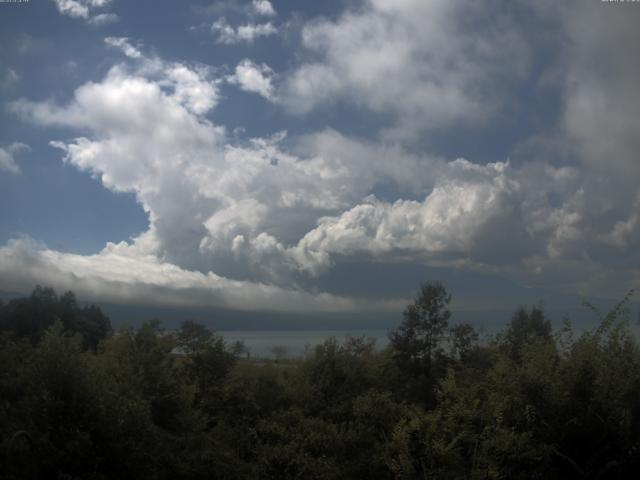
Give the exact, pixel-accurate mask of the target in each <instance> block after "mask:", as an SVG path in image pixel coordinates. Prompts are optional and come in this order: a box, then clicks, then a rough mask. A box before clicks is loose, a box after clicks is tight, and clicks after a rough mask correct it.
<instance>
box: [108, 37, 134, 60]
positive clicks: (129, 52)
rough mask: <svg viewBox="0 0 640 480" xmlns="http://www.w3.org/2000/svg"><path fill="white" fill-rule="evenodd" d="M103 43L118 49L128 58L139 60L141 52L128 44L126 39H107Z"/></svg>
mask: <svg viewBox="0 0 640 480" xmlns="http://www.w3.org/2000/svg"><path fill="white" fill-rule="evenodd" d="M104 43H106V44H107V45H109V46H110V47H114V48H119V49H120V50H122V53H124V54H125V55H126V56H127V57H129V58H141V57H142V52H140V50H139V49H138V48H136V47H134V46H133V45H131V43H130V42H129V39H128V38H127V37H107V38H105V39H104Z"/></svg>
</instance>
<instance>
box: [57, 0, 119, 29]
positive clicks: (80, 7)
mask: <svg viewBox="0 0 640 480" xmlns="http://www.w3.org/2000/svg"><path fill="white" fill-rule="evenodd" d="M53 1H54V2H55V4H56V7H57V9H58V12H60V14H62V15H66V16H68V17H71V18H80V19H83V20H86V21H88V22H89V23H92V24H94V25H106V24H108V23H112V22H113V21H117V19H118V18H117V15H115V14H96V15H93V12H94V10H96V9H101V8H104V7H106V6H108V5H109V4H110V3H111V0H53Z"/></svg>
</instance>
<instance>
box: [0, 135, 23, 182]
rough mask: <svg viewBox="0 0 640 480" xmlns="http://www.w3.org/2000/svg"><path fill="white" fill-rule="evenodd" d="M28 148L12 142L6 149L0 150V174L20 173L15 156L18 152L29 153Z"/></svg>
mask: <svg viewBox="0 0 640 480" xmlns="http://www.w3.org/2000/svg"><path fill="white" fill-rule="evenodd" d="M29 150H30V149H29V146H28V145H25V144H24V143H20V142H14V143H12V144H11V145H9V146H8V147H6V148H0V173H1V172H8V173H11V174H14V175H17V174H19V173H20V166H19V165H18V163H17V162H16V159H15V156H16V155H17V154H19V153H20V152H27V151H29Z"/></svg>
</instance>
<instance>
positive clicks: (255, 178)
mask: <svg viewBox="0 0 640 480" xmlns="http://www.w3.org/2000/svg"><path fill="white" fill-rule="evenodd" d="M464 5H465V6H466V7H469V8H471V9H472V10H470V12H471V13H473V8H475V7H473V6H472V5H470V4H467V3H465V4H464ZM365 6H366V8H364V9H363V10H362V11H354V12H350V13H347V14H345V15H343V16H342V17H341V18H340V19H339V20H338V21H337V22H330V21H328V20H321V21H318V22H316V23H314V24H313V25H309V26H308V27H307V29H306V31H305V37H304V38H305V44H306V46H307V48H309V49H312V50H315V51H316V53H318V54H319V56H320V57H321V61H319V62H317V63H309V64H306V65H303V66H302V67H300V68H299V69H298V70H297V71H296V72H294V74H293V75H292V76H291V77H290V78H289V79H288V81H287V84H286V86H285V90H282V91H281V92H278V94H277V95H276V92H275V91H274V86H273V85H274V83H273V77H274V74H273V73H272V72H271V71H270V70H269V69H268V67H266V66H264V65H262V66H260V65H256V64H254V63H252V62H251V61H248V60H245V61H242V62H240V63H239V64H238V66H237V67H236V68H235V70H234V72H233V75H231V76H230V77H227V78H225V79H212V78H211V77H212V74H211V69H208V68H207V67H205V66H193V65H188V64H185V63H179V62H165V61H163V60H161V59H159V58H147V57H145V55H144V53H143V52H142V50H141V49H139V48H137V47H135V46H132V45H131V44H130V43H129V42H128V40H127V39H123V38H112V39H111V40H107V43H108V44H110V45H112V46H115V47H117V48H121V49H122V50H123V52H124V53H125V56H127V57H128V59H125V61H126V62H128V63H124V64H121V65H116V66H114V67H113V68H111V69H110V71H109V73H108V74H107V75H106V76H105V77H104V78H102V79H101V80H99V81H93V82H86V83H84V84H83V85H81V86H79V87H78V88H77V89H76V90H75V92H74V94H73V96H72V98H71V99H70V101H68V102H67V103H65V104H56V103H53V102H38V103H35V102H29V101H26V100H21V101H18V102H14V103H13V104H12V106H11V109H12V110H13V111H14V112H16V113H18V114H19V115H21V116H22V117H23V118H24V119H26V120H28V121H31V122H34V123H39V124H42V125H54V126H55V125H59V126H65V127H69V128H72V129H77V130H78V131H79V132H82V135H83V136H81V137H79V138H75V139H65V140H64V141H60V140H56V141H54V142H52V145H53V146H54V147H56V148H59V149H60V150H61V151H62V152H64V161H65V162H67V163H68V164H70V165H73V166H75V167H77V168H78V169H80V170H82V171H87V172H90V173H91V174H92V175H94V176H95V177H96V178H98V179H99V180H100V181H101V182H102V183H103V184H104V185H105V186H106V187H107V188H109V189H111V190H113V191H118V192H131V193H133V194H134V195H135V196H136V199H137V200H138V202H139V203H140V204H141V205H142V206H143V208H144V209H145V211H146V212H147V213H148V215H149V223H150V227H149V230H148V231H147V232H145V233H144V234H142V235H141V236H139V237H137V238H136V239H134V240H133V241H132V242H131V244H126V243H123V244H118V245H115V246H114V245H110V246H108V247H107V248H105V250H104V251H103V252H101V253H100V254H98V255H95V256H90V257H82V256H77V255H65V254H62V253H60V252H54V251H51V250H48V249H46V248H43V247H37V248H36V247H29V248H27V247H25V246H24V245H21V244H19V243H15V244H10V245H8V246H7V247H5V250H3V255H4V256H2V255H0V258H2V261H3V262H4V265H5V267H4V268H5V270H6V271H11V272H14V271H17V270H19V263H23V264H24V265H25V266H24V268H23V270H24V272H26V273H25V275H27V276H26V277H25V280H24V281H25V282H27V283H28V282H33V280H34V278H35V273H34V272H35V271H36V270H31V269H30V267H29V265H31V264H33V265H38V271H43V272H53V273H51V275H52V277H51V278H53V276H55V275H58V276H59V277H60V278H63V279H65V280H64V281H66V282H69V285H70V286H69V288H73V285H76V284H78V285H80V284H83V285H95V291H98V289H99V288H102V289H104V291H109V292H112V293H110V295H113V296H114V297H117V296H118V295H120V296H121V297H122V298H129V297H127V295H128V293H126V292H127V290H126V288H125V287H129V288H130V290H129V291H131V292H134V294H136V295H138V294H139V295H140V296H141V297H143V298H147V297H148V298H151V297H152V296H157V295H160V294H161V293H162V292H165V291H166V292H167V293H166V295H167V298H172V299H175V300H172V301H176V302H178V301H179V300H177V299H178V296H179V294H181V293H180V292H182V293H185V292H186V293H185V297H184V298H189V299H190V300H189V301H193V302H200V301H204V300H201V299H203V298H205V297H207V298H209V299H210V300H207V301H209V302H212V303H215V304H223V305H240V304H242V302H243V301H245V300H243V298H244V297H243V294H242V293H241V292H242V291H243V289H244V290H245V291H247V292H251V294H254V292H258V293H255V295H256V296H259V295H262V294H264V295H265V297H260V298H266V296H269V295H272V296H273V297H272V298H275V299H277V301H274V303H272V304H271V305H274V307H275V306H277V304H279V303H287V302H289V300H288V299H289V298H291V299H292V302H293V304H298V303H299V304H302V303H304V302H306V301H307V300H309V299H310V298H311V295H308V294H306V293H303V292H300V291H299V290H298V289H297V288H295V287H294V286H295V285H300V284H305V282H309V281H310V280H309V278H310V276H312V275H319V274H322V272H325V271H326V270H327V269H328V268H330V267H331V265H333V264H336V263H339V262H341V261H345V259H346V261H349V260H353V259H362V258H367V259H373V260H375V261H377V262H406V263H420V264H427V265H448V266H467V267H470V268H482V269H488V270H491V271H495V272H500V273H504V274H505V275H509V276H511V277H517V278H521V279H527V278H528V279H529V280H531V279H532V278H533V279H534V280H532V281H535V279H541V280H542V279H544V280H545V281H548V280H549V279H550V278H552V277H553V276H554V275H555V276H556V279H562V281H563V282H565V285H581V288H582V286H585V285H586V283H587V282H586V281H585V275H586V274H587V273H588V274H592V273H593V272H597V271H598V269H599V268H600V271H605V270H607V268H604V267H606V266H607V265H611V263H607V262H608V261H609V262H621V259H624V258H632V259H636V258H637V254H633V255H635V256H634V257H629V252H630V251H631V250H632V248H633V246H634V245H637V228H638V226H637V223H638V222H637V219H636V217H634V216H633V214H632V211H631V209H632V208H636V207H633V205H634V204H633V202H632V203H630V204H629V205H628V207H627V208H626V209H624V208H621V205H623V204H621V203H619V202H618V201H612V203H611V204H610V205H605V202H603V201H602V200H601V199H603V198H605V199H611V198H612V196H611V194H605V193H604V192H605V191H604V189H605V188H610V187H611V184H610V183H606V182H605V183H603V184H602V186H600V187H598V181H596V180H595V179H594V180H590V179H589V175H588V174H589V171H585V170H583V169H582V168H577V167H575V166H573V167H567V166H552V165H550V164H548V163H546V162H537V163H535V164H527V163H524V164H522V163H521V162H518V163H514V164H510V163H509V162H506V161H498V162H495V163H490V164H486V165H485V164H476V163H473V162H471V161H468V160H464V159H457V160H450V159H445V158H441V157H438V156H435V155H429V154H424V153H422V154H419V153H412V152H411V151H408V150H407V149H406V148H403V147H402V144H401V143H397V142H396V141H391V140H389V137H386V138H382V139H378V140H375V141H373V140H368V141H367V140H361V139H355V138H348V137H346V136H345V135H343V134H341V133H339V132H337V131H335V130H331V129H326V130H323V131H319V132H315V133H311V134H308V135H304V136H299V137H294V138H287V137H286V133H285V132H281V133H277V134H274V135H272V136H271V137H263V138H254V139H252V140H250V141H244V142H235V143H233V142H231V141H230V140H229V138H228V137H227V135H226V132H225V129H224V128H223V127H221V126H219V125H216V124H214V123H213V122H212V121H211V120H210V119H208V118H207V114H208V113H209V112H211V111H212V109H214V108H215V106H216V104H217V102H218V101H219V93H218V85H219V83H220V82H223V81H225V80H226V81H227V82H232V83H237V84H238V85H239V86H240V88H243V89H245V90H248V91H253V92H256V93H258V94H261V95H263V96H265V97H266V98H268V99H272V100H275V99H278V100H280V99H281V98H282V97H280V96H279V95H280V94H289V95H291V94H292V92H293V93H295V95H293V96H289V97H288V98H287V101H288V102H293V103H291V104H290V105H291V106H292V108H294V107H296V108H298V109H299V110H300V111H303V110H306V109H308V108H313V107H315V106H316V105H317V102H319V101H322V102H330V101H332V100H335V99H337V98H340V99H342V98H346V97H347V96H348V97H350V98H353V99H354V101H356V103H358V104H360V105H363V106H365V107H367V108H370V109H372V110H374V111H380V112H386V113H392V114H397V115H398V123H397V125H396V126H397V128H401V129H405V128H406V131H405V133H406V134H407V135H411V134H414V133H415V132H418V131H421V129H431V128H436V127H437V128H443V127H444V126H447V125H448V126H451V125H455V126H457V125H458V124H459V123H462V124H466V123H467V122H468V121H469V120H474V119H480V118H484V117H485V115H486V114H487V111H489V112H491V111H493V110H494V109H495V108H497V107H496V105H495V101H496V99H495V98H494V97H493V96H492V95H491V93H492V91H493V90H492V88H490V86H489V84H490V83H491V82H492V81H494V80H496V78H497V80H496V81H495V85H496V86H495V88H496V89H498V88H499V87H498V85H502V84H501V83H500V81H501V80H502V79H503V75H505V68H507V67H505V66H503V65H498V64H497V63H498V60H504V59H505V58H506V59H512V56H511V55H513V54H514V52H515V51H519V48H520V47H519V45H518V41H517V40H518V37H517V35H515V34H514V35H515V37H511V36H510V35H512V33H511V31H510V30H509V29H508V28H507V29H504V30H503V29H502V27H500V28H498V29H497V30H496V31H493V30H492V29H489V30H491V31H492V32H493V33H489V32H484V33H483V35H484V36H482V35H481V36H480V37H478V39H477V41H476V42H475V43H474V42H472V40H471V38H470V34H467V32H466V31H465V30H459V29H460V28H461V26H460V25H459V22H458V21H459V20H460V15H461V13H460V11H459V10H458V8H459V7H457V6H456V5H454V4H453V3H452V2H447V3H440V2H417V1H415V2H412V1H406V2H396V3H393V4H390V3H382V2H374V1H371V2H368V3H367V4H366V5H365ZM414 17H415V18H414ZM420 21H422V22H423V24H421V26H420V25H418V24H419V23H420ZM491 21H492V20H489V22H490V23H491ZM425 22H426V23H425ZM342 27H344V28H342ZM427 27H428V28H427ZM229 28H230V29H231V31H232V32H233V34H234V35H235V34H236V33H237V32H236V30H235V29H233V28H232V27H229ZM416 32H418V33H416ZM414 33H415V37H416V38H414ZM456 35H458V36H457V37H456ZM452 36H453V38H452ZM252 38H253V37H252ZM512 38H513V39H515V40H514V41H513V42H512V43H513V45H512V43H510V42H509V41H508V40H510V39H512ZM420 42H423V45H426V46H428V47H429V48H423V49H422V50H421V49H420V45H421V43H420ZM500 42H504V43H505V45H506V46H505V47H504V49H503V50H502V51H500V53H496V51H494V50H495V49H496V48H497V46H498V45H502V44H501V43H500ZM514 45H515V46H514ZM466 48H470V49H471V50H470V52H471V53H467V51H466V50H465V49H466ZM501 48H502V47H501ZM341 50H342V53H343V57H340V55H339V54H340V51H341ZM127 52H128V53H127ZM514 64H515V65H516V67H517V68H516V70H517V69H518V68H520V67H519V65H520V63H519V60H514ZM512 66H513V64H509V65H508V67H509V68H511V67H512ZM361 69H362V71H361ZM485 77H486V78H485ZM296 82H299V83H298V84H296ZM286 88H289V89H290V90H286ZM496 91H497V90H496ZM485 93H486V94H487V95H485ZM294 100H295V101H294ZM123 106H126V108H123ZM405 113H406V114H407V115H406V118H405V117H403V115H404V114H405ZM400 117H403V118H402V119H401V118H400ZM403 122H408V124H405V123H403ZM629 125H631V126H632V127H633V125H635V124H634V123H630V124H629ZM633 128H635V127H633ZM575 131H580V129H579V128H578V129H577V130H575ZM625 138H626V137H625ZM598 188H600V189H601V190H598ZM551 197H553V198H554V199H555V200H553V201H551V200H550V198H551ZM622 198H626V197H622ZM594 215H598V216H599V217H598V218H605V217H606V216H608V218H609V220H608V221H607V222H604V223H602V221H600V220H598V221H594V220H593V219H594V218H595V217H594ZM129 258H130V259H131V260H130V262H129V265H130V267H131V268H130V271H125V270H124V269H121V268H120V267H117V266H118V265H123V264H126V261H125V260H123V259H129ZM127 261H128V260H127ZM11 262H14V263H11ZM15 262H18V263H15ZM29 262H31V263H29ZM112 264H113V268H114V271H111V270H110V268H111V267H110V265H112ZM637 264H640V263H637V262H636V263H635V265H637ZM7 265H8V266H7ZM557 265H564V266H566V269H567V272H568V273H567V274H566V275H565V276H562V275H560V274H559V273H558V271H557V270H558V268H557V267H556V266H557ZM603 266H604V267H603ZM580 268H582V270H580ZM83 269H84V270H83ZM607 271H608V270H607ZM71 272H81V275H80V276H79V277H78V278H81V279H82V280H74V277H73V275H72V274H71ZM580 272H582V275H581V274H580ZM15 275H19V273H15ZM42 275H45V274H44V273H43V274H42ZM47 275H48V273H47ZM163 275H166V277H167V278H166V280H164V279H163V278H162V276H163ZM619 276H620V278H624V279H626V280H628V279H630V278H631V279H633V278H638V269H637V267H634V263H633V262H628V265H624V266H623V268H621V269H620V270H619ZM146 277H149V278H150V279H151V280H149V281H146V283H145V278H146ZM0 278H1V277H0ZM598 278H599V279H600V280H603V281H604V279H607V280H610V275H609V274H608V273H607V274H606V275H605V274H603V275H602V276H598ZM600 280H598V281H595V280H594V281H593V282H591V283H590V284H589V285H586V286H587V287H589V288H596V286H597V285H598V284H599V283H598V282H600ZM43 282H44V281H43ZM73 282H76V283H73ZM167 282H168V283H167ZM45 283H46V282H45ZM170 284H175V285H177V287H175V288H173V289H172V288H171V286H170ZM307 284H308V283H307ZM600 286H602V284H601V283H600ZM133 287H135V288H133ZM86 288H88V287H86ZM227 291H228V292H229V293H228V295H227V294H226V293H225V292H227ZM236 292H237V293H236ZM260 292H262V293H260ZM225 295H227V296H225ZM160 296H162V295H160ZM320 297H321V296H320ZM320 297H319V298H320ZM256 298H257V297H256ZM322 298H329V297H322ZM333 300H335V299H333V298H331V300H327V303H330V301H333ZM309 301H311V300H309ZM336 301H337V302H338V303H340V302H342V301H343V300H336ZM260 302H263V303H260ZM296 302H298V303H296ZM267 303H268V301H267V300H266V299H264V300H260V301H256V302H255V304H251V305H253V306H254V307H255V308H258V307H260V308H262V307H265V305H267ZM240 306H241V305H240ZM246 308H250V306H247V307H246ZM251 308H253V307H251ZM282 308H287V307H282ZM314 308H315V307H314ZM317 308H325V307H323V306H319V305H318V306H317ZM327 308H328V307H327ZM340 308H343V307H340ZM344 308H348V307H346V306H345V307H344Z"/></svg>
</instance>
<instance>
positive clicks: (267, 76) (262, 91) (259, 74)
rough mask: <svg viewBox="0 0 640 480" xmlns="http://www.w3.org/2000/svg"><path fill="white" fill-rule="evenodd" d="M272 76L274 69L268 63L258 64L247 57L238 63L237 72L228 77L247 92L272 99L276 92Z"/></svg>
mask: <svg viewBox="0 0 640 480" xmlns="http://www.w3.org/2000/svg"><path fill="white" fill-rule="evenodd" d="M272 78H273V70H271V68H269V66H268V65H266V64H264V63H263V64H262V65H257V64H255V63H253V62H252V61H251V60H249V59H245V60H242V61H241V62H240V63H238V65H236V68H235V72H234V73H233V75H230V76H229V77H228V81H229V82H230V83H233V84H236V85H238V86H239V87H240V89H242V90H244V91H245V92H253V93H257V94H258V95H260V96H262V97H264V98H266V99H267V100H271V99H272V98H273V94H274V86H273V83H272Z"/></svg>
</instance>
